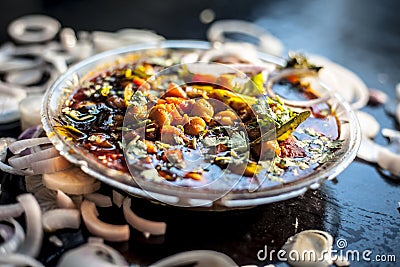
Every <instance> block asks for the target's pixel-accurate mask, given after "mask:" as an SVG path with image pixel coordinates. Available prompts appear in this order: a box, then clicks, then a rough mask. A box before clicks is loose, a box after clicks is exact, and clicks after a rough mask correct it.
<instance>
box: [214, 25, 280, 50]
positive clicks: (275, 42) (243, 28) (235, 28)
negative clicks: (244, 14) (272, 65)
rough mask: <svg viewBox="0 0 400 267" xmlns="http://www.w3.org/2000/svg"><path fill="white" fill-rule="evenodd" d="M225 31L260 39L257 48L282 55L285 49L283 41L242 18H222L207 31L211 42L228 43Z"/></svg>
mask: <svg viewBox="0 0 400 267" xmlns="http://www.w3.org/2000/svg"><path fill="white" fill-rule="evenodd" d="M225 33H241V34H245V35H248V36H251V37H254V38H256V39H258V41H259V44H258V46H257V48H258V49H259V50H260V51H263V52H266V53H268V54H273V55H278V56H279V55H281V54H282V51H283V48H284V46H283V44H282V42H281V41H280V40H279V39H278V38H276V37H275V36H273V35H271V34H270V33H269V32H268V31H266V30H265V29H263V28H262V27H260V26H258V25H256V24H254V23H251V22H247V21H242V20H220V21H216V22H214V23H213V24H212V25H211V26H210V28H209V29H208V31H207V38H208V40H210V41H211V42H221V43H226V42H227V41H229V40H227V38H226V37H225V36H224V34H225Z"/></svg>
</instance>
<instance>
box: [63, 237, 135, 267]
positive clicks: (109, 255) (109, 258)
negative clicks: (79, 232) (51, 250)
mask: <svg viewBox="0 0 400 267" xmlns="http://www.w3.org/2000/svg"><path fill="white" fill-rule="evenodd" d="M71 266H85V267H116V266H128V263H127V262H126V260H125V259H124V257H123V256H122V255H121V254H120V253H119V252H118V251H116V250H115V249H113V248H111V247H109V246H107V245H105V244H102V243H99V242H91V243H87V244H85V245H82V246H80V247H78V248H75V249H71V250H69V251H68V252H66V253H65V254H64V255H63V256H62V257H61V259H60V261H59V262H58V265H57V267H71Z"/></svg>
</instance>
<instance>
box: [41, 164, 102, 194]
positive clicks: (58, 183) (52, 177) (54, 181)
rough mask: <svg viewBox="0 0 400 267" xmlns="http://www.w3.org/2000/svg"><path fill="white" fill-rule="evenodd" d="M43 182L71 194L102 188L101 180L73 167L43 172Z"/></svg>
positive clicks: (90, 191)
mask: <svg viewBox="0 0 400 267" xmlns="http://www.w3.org/2000/svg"><path fill="white" fill-rule="evenodd" d="M43 184H44V185H45V186H46V187H47V188H49V189H52V190H61V191H63V192H64V193H66V194H70V195H82V194H90V193H93V192H95V191H97V190H98V189H99V188H100V181H98V180H96V179H95V178H93V177H91V176H89V175H87V174H86V173H84V172H82V171H81V170H80V169H79V168H77V167H73V168H70V169H67V170H64V171H60V172H54V173H45V174H43Z"/></svg>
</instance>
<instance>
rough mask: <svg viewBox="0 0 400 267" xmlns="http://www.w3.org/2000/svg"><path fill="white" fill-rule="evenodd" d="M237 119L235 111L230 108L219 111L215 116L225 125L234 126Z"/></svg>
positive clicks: (216, 119)
mask: <svg viewBox="0 0 400 267" xmlns="http://www.w3.org/2000/svg"><path fill="white" fill-rule="evenodd" d="M237 119H238V116H237V115H236V114H235V112H233V111H232V110H229V109H227V110H224V111H220V112H218V113H217V114H216V115H215V117H214V120H215V121H217V122H218V123H219V124H221V125H224V126H232V125H233V124H234V123H235V121H236V120H237Z"/></svg>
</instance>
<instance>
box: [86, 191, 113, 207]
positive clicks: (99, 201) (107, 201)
mask: <svg viewBox="0 0 400 267" xmlns="http://www.w3.org/2000/svg"><path fill="white" fill-rule="evenodd" d="M84 197H85V199H87V200H89V201H92V202H94V204H96V207H101V208H107V207H111V206H112V201H111V198H110V197H109V196H105V195H102V194H99V193H91V194H87V195H85V196H84Z"/></svg>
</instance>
